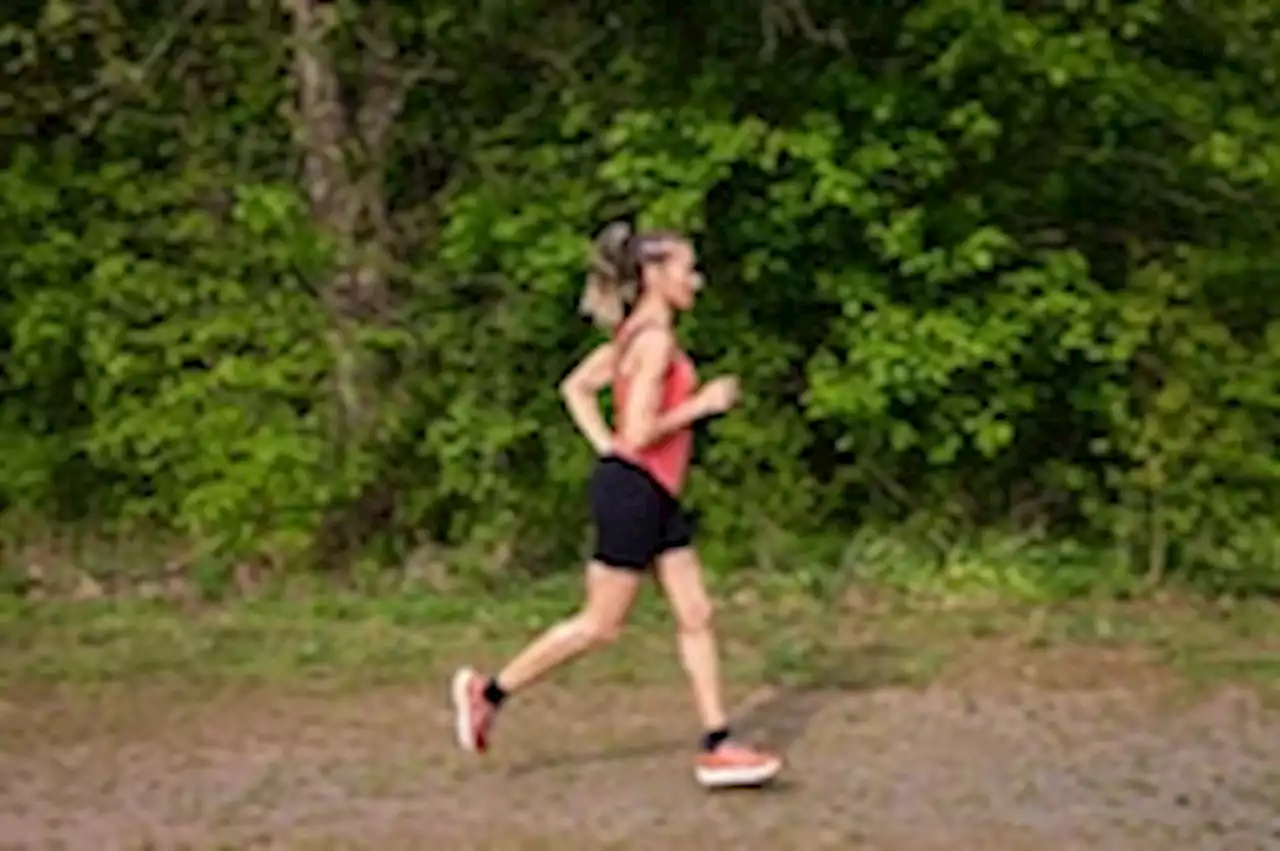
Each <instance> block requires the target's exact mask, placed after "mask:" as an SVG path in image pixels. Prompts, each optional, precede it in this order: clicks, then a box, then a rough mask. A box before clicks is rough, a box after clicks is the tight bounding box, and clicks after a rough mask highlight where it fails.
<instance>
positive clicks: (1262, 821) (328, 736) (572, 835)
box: [0, 675, 1280, 851]
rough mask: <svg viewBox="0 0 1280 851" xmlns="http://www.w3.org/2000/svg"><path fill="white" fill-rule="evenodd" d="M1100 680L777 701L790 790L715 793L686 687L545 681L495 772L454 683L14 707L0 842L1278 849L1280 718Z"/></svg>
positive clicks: (0, 767) (139, 694)
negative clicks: (710, 791) (705, 776)
mask: <svg viewBox="0 0 1280 851" xmlns="http://www.w3.org/2000/svg"><path fill="white" fill-rule="evenodd" d="M1100 679H1101V680H1102V681H1100V682H1094V683H1090V684H1085V685H1079V684H1078V685H1074V686H1071V687H1061V686H1059V687H1047V686H1045V685H1043V684H1039V685H1029V684H1027V683H1025V682H1022V681H1020V680H1018V679H1016V678H1007V677H1006V678H999V680H998V681H987V682H982V681H978V680H972V681H969V682H961V683H951V684H949V685H945V686H944V685H938V686H934V687H931V688H928V689H922V690H907V689H878V690H870V691H863V692H853V693H850V692H844V693H819V692H810V693H786V692H768V691H760V692H757V693H756V694H754V695H752V696H749V697H748V704H749V708H748V709H747V711H746V714H745V718H744V721H743V726H744V727H746V728H747V729H748V730H749V731H750V732H752V733H755V734H758V735H761V736H764V737H767V738H769V739H772V740H773V741H775V742H777V743H780V744H781V745H783V746H785V747H787V749H788V752H789V755H790V759H791V762H792V768H791V773H790V777H789V779H788V781H787V782H786V783H783V784H780V785H779V786H778V787H777V788H775V789H773V790H771V791H766V792H756V793H733V794H721V795H714V796H708V795H704V794H702V793H700V792H699V791H697V790H696V789H695V788H694V786H693V784H692V779H691V777H690V773H689V770H688V768H689V766H688V763H687V759H688V756H689V754H688V751H687V748H686V747H685V746H686V744H687V740H688V739H689V729H688V720H689V708H688V706H687V705H686V703H685V697H684V695H683V693H682V691H681V690H680V689H678V688H676V687H675V686H674V685H673V686H672V687H667V688H656V687H655V688H637V687H631V688H622V687H611V688H607V689H580V690H567V689H563V688H556V687H547V688H545V689H544V690H542V691H540V692H537V693H535V694H532V695H529V696H528V697H527V698H526V699H525V700H524V701H523V702H522V703H521V704H520V705H518V706H514V707H513V708H512V711H511V712H510V713H508V715H507V717H505V718H504V719H503V724H504V726H503V727H502V728H501V729H500V730H499V736H500V739H499V749H498V750H497V752H496V753H495V754H494V755H492V756H490V757H488V758H486V759H485V760H484V761H483V762H480V761H476V760H472V759H466V758H463V757H462V756H461V755H459V754H456V753H454V752H453V750H452V749H451V748H450V746H449V741H448V717H447V713H446V712H445V709H444V707H443V705H442V701H441V700H440V689H439V688H438V687H437V686H427V687H424V688H420V689H410V688H407V687H404V686H400V687H396V688H383V689H379V690H377V691H374V692H366V693H363V694H360V695H352V694H350V693H346V694H343V693H341V692H338V693H334V694H328V695H325V694H318V693H317V694H297V693H295V694H279V693H273V694H268V693H262V692H257V693H252V694H246V693H239V694H231V693H222V694H217V693H215V694H208V693H203V692H202V693H192V692H191V691H190V690H179V689H165V688H161V687H158V686H157V687H154V688H147V689H145V690H135V691H132V692H129V693H108V694H104V695H101V696H100V697H98V698H96V699H95V700H93V701H86V700H84V699H83V697H78V698H77V699H76V700H74V701H72V700H70V699H66V698H59V697H58V696H57V695H52V696H51V695H44V696H41V697H38V698H37V697H30V696H29V697H24V698H18V699H14V698H13V696H10V700H9V702H8V703H4V704H2V705H0V847H3V848H64V849H69V851H80V849H84V851H111V850H112V849H141V848H166V849H167V848H191V849H213V848H236V849H248V848H296V849H307V848H315V849H321V848H334V849H337V848H348V849H401V848H403V849H408V848H423V849H426V848H442V849H453V851H470V849H480V851H483V849H494V851H502V849H517V848H530V849H535V848H546V849H551V848H564V847H570V848H583V849H597V848H630V849H645V851H654V850H655V849H693V848H702V847H715V848H727V847H730V846H729V845H728V844H726V843H734V847H739V848H743V849H771V851H772V849H777V851H784V849H790V848H797V849H798V848H806V849H808V848H814V847H817V848H833V849H835V848H840V849H851V848H866V849H877V851H934V849H936V850H937V851H943V849H947V851H1022V850H1023V849H1027V851H1032V849H1034V851H1068V849H1071V850H1072V851H1074V849H1080V851H1147V849H1151V851H1170V849H1176V851H1199V849H1204V851H1254V849H1257V851H1265V849H1280V803H1278V802H1280V718H1277V717H1276V716H1275V715H1272V714H1268V713H1267V712H1266V711H1265V710H1264V709H1263V708H1262V707H1261V706H1260V705H1259V703H1258V701H1257V700H1256V699H1255V698H1254V697H1252V696H1251V695H1250V694H1249V693H1247V692H1245V691H1243V690H1240V691H1235V690H1222V691H1219V692H1217V693H1215V694H1212V695H1209V696H1204V697H1201V698H1200V699H1198V700H1196V701H1194V702H1185V701H1184V702H1176V701H1173V700H1172V699H1171V698H1170V697H1169V695H1168V694H1167V693H1166V692H1165V691H1164V690H1163V689H1162V688H1160V687H1158V686H1156V685H1154V684H1148V683H1145V682H1144V681H1143V680H1142V678H1140V677H1136V678H1135V677H1127V676H1122V675H1117V676H1112V677H1102V678H1100ZM1107 680H1110V681H1111V682H1106V681H1107Z"/></svg>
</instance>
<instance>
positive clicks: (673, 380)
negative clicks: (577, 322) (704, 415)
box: [613, 321, 698, 496]
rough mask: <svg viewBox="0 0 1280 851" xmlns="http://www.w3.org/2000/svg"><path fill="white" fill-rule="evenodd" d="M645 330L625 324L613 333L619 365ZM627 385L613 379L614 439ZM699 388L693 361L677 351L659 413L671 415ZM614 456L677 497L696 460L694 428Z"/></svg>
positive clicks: (622, 449)
mask: <svg viewBox="0 0 1280 851" xmlns="http://www.w3.org/2000/svg"><path fill="white" fill-rule="evenodd" d="M642 327H644V323H639V324H636V325H631V324H629V323H628V322H625V321H624V322H623V323H622V324H621V325H619V326H618V330H617V331H616V332H614V337H613V341H614V344H615V345H616V346H617V347H618V357H619V363H621V358H622V354H623V352H625V351H626V347H627V345H628V344H629V343H630V342H631V340H632V339H633V338H634V337H635V332H636V331H638V330H639V329H640V328H642ZM627 385H628V381H627V380H626V379H625V378H623V377H622V375H621V374H620V373H619V374H615V376H614V379H613V403H614V435H615V436H616V435H617V434H618V431H619V424H620V423H621V422H622V412H623V410H625V408H626V404H627V391H628V389H629V388H628V386H627ZM697 388H698V374H697V371H696V370H695V369H694V366H693V360H692V359H691V358H690V357H689V356H688V355H687V354H685V352H684V351H683V350H682V349H680V348H676V349H675V351H673V352H672V353H671V360H670V362H668V364H667V371H666V374H664V375H663V376H662V390H661V399H660V401H659V403H658V411H659V413H661V412H663V411H669V410H671V409H672V408H674V407H676V406H677V405H679V404H681V403H682V402H684V401H685V400H687V399H688V398H689V397H690V396H692V395H693V394H694V391H696V390H697ZM614 454H616V455H617V456H618V457H619V458H623V459H625V460H627V461H630V462H631V463H633V464H636V465H637V466H639V467H641V468H642V469H644V470H645V471H646V472H647V473H648V474H649V475H650V476H653V478H654V479H655V480H656V481H657V482H658V484H660V485H662V487H663V488H665V489H666V490H667V492H669V493H670V494H671V495H672V496H675V495H677V494H679V493H680V489H681V488H683V487H684V478H685V474H686V473H687V472H688V471H689V461H690V460H691V458H692V457H693V428H692V427H691V426H689V427H685V428H682V429H680V430H679V431H673V432H671V433H670V434H668V435H666V436H665V437H661V438H659V439H658V440H656V441H654V442H653V443H650V444H649V445H648V446H645V447H643V448H641V449H638V450H637V449H630V448H626V447H621V446H619V447H616V448H615V453H614Z"/></svg>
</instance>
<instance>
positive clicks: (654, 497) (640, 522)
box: [589, 456, 693, 570]
mask: <svg viewBox="0 0 1280 851" xmlns="http://www.w3.org/2000/svg"><path fill="white" fill-rule="evenodd" d="M589 496H590V501H591V519H592V522H594V524H595V532H596V545H595V551H594V553H593V555H592V558H594V559H595V560H596V561H598V562H600V563H601V564H605V565H607V566H609V567H618V568H623V569H626V570H643V569H645V568H647V567H648V566H649V565H650V564H652V563H653V561H654V559H656V558H657V557H658V556H660V555H662V554H663V553H665V552H667V551H668V550H676V549H680V548H681V547H687V546H690V545H691V544H692V543H693V524H692V522H691V521H690V520H689V518H688V517H687V516H686V515H685V513H684V512H683V511H682V510H681V509H680V503H679V502H677V501H676V498H675V497H674V496H672V495H671V494H670V492H668V491H667V490H666V489H665V488H663V487H662V485H660V484H658V483H657V481H655V480H654V478H653V477H652V476H650V475H649V473H648V472H647V471H645V470H644V469H643V468H641V467H638V466H636V465H635V464H632V463H631V462H630V461H624V460H623V459H621V458H617V457H614V456H609V457H606V458H602V459H601V460H600V463H599V464H597V465H596V469H595V472H593V473H592V474H591V484H590V487H589Z"/></svg>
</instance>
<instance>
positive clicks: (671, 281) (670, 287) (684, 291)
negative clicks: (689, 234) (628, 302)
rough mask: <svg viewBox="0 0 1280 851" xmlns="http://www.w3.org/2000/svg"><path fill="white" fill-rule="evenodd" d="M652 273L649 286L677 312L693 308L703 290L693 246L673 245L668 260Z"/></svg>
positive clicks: (655, 267)
mask: <svg viewBox="0 0 1280 851" xmlns="http://www.w3.org/2000/svg"><path fill="white" fill-rule="evenodd" d="M650 273H651V277H650V279H649V280H648V281H647V282H646V283H647V285H648V286H650V287H653V288H655V289H656V290H658V292H660V293H661V294H662V297H663V299H664V300H665V301H666V302H667V303H668V304H670V305H671V306H672V307H674V308H676V309H677V310H689V309H690V308H692V307H693V302H694V298H695V296H697V294H698V291H699V290H700V289H702V275H701V274H700V273H699V272H698V258H697V255H695V254H694V251H693V247H692V246H690V245H689V244H688V243H685V242H677V243H675V244H673V245H672V247H671V250H670V251H669V252H668V253H667V256H666V259H665V260H664V261H663V262H662V263H660V264H657V265H655V266H654V267H652V268H651V270H650Z"/></svg>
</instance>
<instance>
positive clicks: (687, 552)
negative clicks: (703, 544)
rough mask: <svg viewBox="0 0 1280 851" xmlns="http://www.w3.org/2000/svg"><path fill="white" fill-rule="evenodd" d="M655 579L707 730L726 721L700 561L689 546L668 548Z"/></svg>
mask: <svg viewBox="0 0 1280 851" xmlns="http://www.w3.org/2000/svg"><path fill="white" fill-rule="evenodd" d="M657 571H658V582H659V584H661V586H662V590H663V593H665V594H666V596H667V600H668V601H669V602H670V604H671V609H672V611H673V613H674V614H675V619H676V640H677V645H678V648H679V651H680V662H681V664H682V665H683V666H684V670H685V674H686V675H687V676H688V677H689V685H690V686H691V687H692V689H693V699H694V702H695V703H696V705H697V708H698V715H699V716H700V717H701V719H702V726H703V728H704V729H706V730H722V729H724V727H725V725H726V724H727V723H728V717H727V715H726V713H725V708H724V695H723V692H722V686H721V683H720V653H719V649H718V648H717V646H716V635H715V630H714V629H713V628H712V625H711V615H712V606H711V599H710V597H709V596H708V595H707V587H706V583H705V582H704V581H703V577H702V563H701V562H700V561H699V560H698V554H697V552H696V551H694V550H693V549H692V548H681V549H678V550H669V551H668V552H665V553H663V554H662V555H661V556H659V558H658V564H657Z"/></svg>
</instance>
